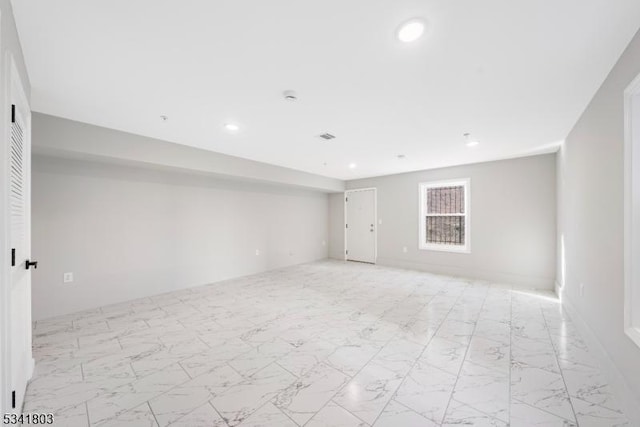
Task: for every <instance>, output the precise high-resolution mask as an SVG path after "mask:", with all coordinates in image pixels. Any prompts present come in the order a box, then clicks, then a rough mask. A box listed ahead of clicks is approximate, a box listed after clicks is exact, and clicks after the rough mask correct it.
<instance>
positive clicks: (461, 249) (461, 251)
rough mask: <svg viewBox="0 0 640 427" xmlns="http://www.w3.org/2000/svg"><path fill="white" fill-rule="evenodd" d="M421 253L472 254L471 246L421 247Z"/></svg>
mask: <svg viewBox="0 0 640 427" xmlns="http://www.w3.org/2000/svg"><path fill="white" fill-rule="evenodd" d="M419 249H420V250H421V251H436V252H453V253H459V254H470V253H471V248H470V247H469V246H452V245H420V247H419Z"/></svg>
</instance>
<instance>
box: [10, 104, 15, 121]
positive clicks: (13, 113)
mask: <svg viewBox="0 0 640 427" xmlns="http://www.w3.org/2000/svg"><path fill="white" fill-rule="evenodd" d="M15 122H16V105H15V104H11V123H15Z"/></svg>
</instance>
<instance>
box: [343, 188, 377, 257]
mask: <svg viewBox="0 0 640 427" xmlns="http://www.w3.org/2000/svg"><path fill="white" fill-rule="evenodd" d="M345 219H346V224H345V227H346V245H345V246H346V254H347V260H348V261H360V262H370V263H375V262H376V190H375V188H371V189H365V190H351V191H347V192H346V193H345Z"/></svg>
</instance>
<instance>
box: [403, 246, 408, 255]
mask: <svg viewBox="0 0 640 427" xmlns="http://www.w3.org/2000/svg"><path fill="white" fill-rule="evenodd" d="M402 252H404V253H405V254H406V253H407V252H408V250H407V247H406V246H403V247H402Z"/></svg>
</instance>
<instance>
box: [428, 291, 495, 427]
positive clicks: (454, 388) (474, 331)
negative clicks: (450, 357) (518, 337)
mask: <svg viewBox="0 0 640 427" xmlns="http://www.w3.org/2000/svg"><path fill="white" fill-rule="evenodd" d="M487 293H488V290H487ZM486 301H487V295H486V294H485V296H484V299H483V300H482V305H481V306H480V311H479V312H478V317H480V313H481V312H482V309H483V308H484V304H485V302H486ZM477 326H478V319H476V322H475V323H474V325H473V331H472V332H471V339H470V340H469V344H468V345H467V348H466V349H465V352H464V357H463V358H462V363H461V364H460V369H459V370H458V376H457V377H456V381H455V383H454V384H453V388H452V391H451V397H450V398H449V402H448V403H447V407H446V408H445V410H444V415H443V418H442V420H441V421H440V423H441V424H442V423H444V420H446V418H447V412H449V406H451V401H452V400H453V395H454V393H455V392H456V387H457V386H458V380H459V379H460V373H461V372H462V368H463V367H464V364H465V362H466V361H467V356H468V355H469V348H470V347H471V341H472V340H473V335H474V334H475V333H476V327H477ZM456 402H457V401H456ZM474 409H475V408H474ZM492 418H493V417H492Z"/></svg>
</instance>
